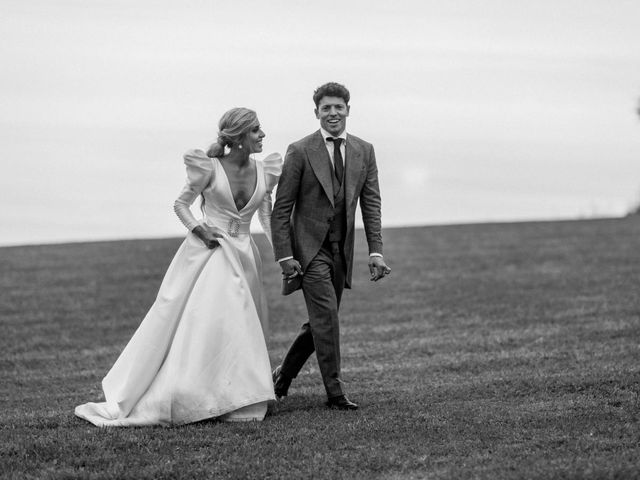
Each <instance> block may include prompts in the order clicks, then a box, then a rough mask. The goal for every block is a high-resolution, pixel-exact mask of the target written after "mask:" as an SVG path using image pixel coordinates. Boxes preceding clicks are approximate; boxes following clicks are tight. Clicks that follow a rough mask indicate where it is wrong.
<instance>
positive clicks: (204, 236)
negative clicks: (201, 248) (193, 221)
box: [191, 225, 222, 249]
mask: <svg viewBox="0 0 640 480" xmlns="http://www.w3.org/2000/svg"><path fill="white" fill-rule="evenodd" d="M191 232H192V233H193V234H194V235H195V236H196V237H198V238H199V239H200V240H202V243H204V245H205V247H207V248H209V249H213V248H216V247H218V246H220V243H219V242H218V240H217V239H218V238H222V235H221V234H219V233H218V232H216V231H215V230H213V229H211V228H209V227H208V226H206V225H198V226H197V227H195V228H194V229H193V230H191Z"/></svg>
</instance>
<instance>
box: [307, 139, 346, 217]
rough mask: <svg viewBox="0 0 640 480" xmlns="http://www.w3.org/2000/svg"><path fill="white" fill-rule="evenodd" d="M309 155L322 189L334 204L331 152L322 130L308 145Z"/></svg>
mask: <svg viewBox="0 0 640 480" xmlns="http://www.w3.org/2000/svg"><path fill="white" fill-rule="evenodd" d="M347 138H348V137H347ZM307 155H308V156H309V163H310V164H311V168H312V169H313V173H314V174H315V176H316V178H317V179H318V182H320V185H322V189H323V190H324V193H325V194H326V195H327V198H328V199H329V201H330V202H331V206H334V204H333V180H332V178H333V171H332V169H331V158H329V152H327V147H326V146H325V144H324V140H323V138H322V134H321V133H320V130H318V131H317V132H316V133H315V134H314V135H313V136H312V138H311V141H310V142H309V144H308V145H307Z"/></svg>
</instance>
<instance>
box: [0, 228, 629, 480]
mask: <svg viewBox="0 0 640 480" xmlns="http://www.w3.org/2000/svg"><path fill="white" fill-rule="evenodd" d="M639 238H640V217H637V216H633V217H628V218H625V219H620V220H592V221H575V222H544V223H519V224H483V225H461V226H438V227H424V228H406V229H388V230H386V231H385V245H386V252H385V253H386V255H385V257H386V259H387V261H388V263H389V264H390V266H391V267H392V269H393V272H392V276H391V277H390V278H388V279H385V280H384V281H382V282H378V283H372V282H369V281H368V274H367V267H366V249H365V246H364V242H363V238H362V235H360V236H359V237H358V239H357V251H356V259H357V264H356V268H355V271H354V277H355V278H354V289H353V290H352V291H348V292H347V293H346V295H345V299H344V303H343V312H342V317H341V326H342V350H343V376H344V380H345V381H346V382H347V385H346V390H347V392H348V393H349V396H350V397H351V398H352V399H353V400H354V401H356V402H358V403H359V404H360V405H361V409H360V410H359V411H357V412H336V411H329V410H327V409H325V407H324V406H323V401H324V393H323V387H322V384H321V380H320V375H319V373H318V369H317V365H316V363H315V359H313V361H310V362H309V363H308V365H307V366H306V368H305V370H304V371H303V372H302V374H301V375H300V377H299V378H298V379H297V380H296V382H295V383H294V385H293V386H292V388H291V390H290V396H289V397H288V398H287V399H286V401H285V402H284V403H283V404H281V405H280V406H279V408H278V409H277V410H276V411H274V414H273V415H271V416H269V417H267V419H266V420H265V421H264V422H262V423H252V424H223V423H219V422H215V421H208V422H202V423H198V424H193V425H187V426H183V427H178V428H162V427H157V428H137V429H98V428H95V427H93V426H91V425H89V424H88V423H86V422H84V421H82V420H80V419H78V418H75V417H74V416H73V408H74V406H75V405H77V404H80V403H84V402H86V401H99V400H101V399H102V395H101V389H100V380H101V379H102V377H103V376H104V374H105V373H106V372H107V370H108V369H109V368H110V366H111V365H112V363H113V361H114V360H115V358H116V357H117V356H118V354H119V352H120V351H121V349H122V348H123V346H124V344H125V343H126V342H127V340H128V339H129V337H130V336H131V334H132V333H133V331H134V330H135V328H136V326H137V325H138V323H139V322H140V320H141V319H142V317H143V316H144V314H145V313H146V310H147V309H148V307H149V306H150V305H151V303H152V302H153V299H154V297H155V294H156V291H157V288H158V286H159V284H160V281H161V279H162V275H163V274H164V271H165V269H166V268H167V266H168V264H169V262H170V261H171V258H172V256H173V254H174V252H175V250H176V249H177V247H178V245H179V244H180V242H181V239H167V240H137V241H119V242H100V243H85V244H65V245H48V246H30V247H7V248H0V271H1V272H2V273H1V277H0V318H1V320H0V322H1V328H2V335H0V364H1V365H2V368H1V378H0V379H1V382H0V407H1V408H0V456H1V462H0V474H1V475H2V478H16V479H17V478H96V479H98V478H348V479H359V478H362V479H365V478H366V479H369V478H384V479H387V478H394V479H404V478H492V479H501V478H505V479H506V478H638V477H640V448H639V444H640V422H639V420H640V418H639V416H640V248H639V240H638V239H639ZM258 240H259V244H260V247H261V249H262V250H263V251H264V252H265V258H266V261H265V269H266V276H265V283H266V285H265V287H266V289H267V295H268V298H269V302H270V312H271V333H270V335H269V347H270V352H271V358H272V363H273V364H277V363H278V362H279V361H280V359H281V358H282V355H283V353H284V351H285V349H286V348H287V347H288V345H289V342H290V341H291V340H292V338H293V335H294V333H295V332H296V331H297V329H298V326H299V324H300V323H301V322H302V321H304V318H305V311H304V305H303V302H302V298H301V295H300V293H296V294H294V295H293V296H292V297H281V296H280V295H279V293H278V289H279V281H280V277H279V271H278V268H277V266H276V265H274V264H273V263H272V262H271V254H270V253H268V249H267V247H266V242H265V239H264V238H262V237H258Z"/></svg>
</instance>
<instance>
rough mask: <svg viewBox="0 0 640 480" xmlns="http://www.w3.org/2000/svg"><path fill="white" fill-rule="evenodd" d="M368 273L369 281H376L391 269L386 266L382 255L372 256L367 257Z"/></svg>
mask: <svg viewBox="0 0 640 480" xmlns="http://www.w3.org/2000/svg"><path fill="white" fill-rule="evenodd" d="M369 273H371V281H373V282H377V281H378V280H380V279H381V278H383V277H385V276H386V275H389V274H390V273H391V269H390V268H389V267H387V264H386V263H384V259H383V258H382V257H378V256H372V257H369Z"/></svg>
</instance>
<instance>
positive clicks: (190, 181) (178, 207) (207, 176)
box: [173, 150, 213, 230]
mask: <svg viewBox="0 0 640 480" xmlns="http://www.w3.org/2000/svg"><path fill="white" fill-rule="evenodd" d="M183 158H184V164H185V166H186V168H187V182H186V184H185V186H184V188H183V189H182V192H180V195H179V196H178V198H177V199H176V201H175V202H174V203H173V210H174V212H176V215H177V216H178V218H179V219H180V221H181V222H182V223H183V224H184V226H185V227H187V228H188V229H189V230H193V229H194V228H195V227H197V226H198V225H200V222H199V221H198V220H196V218H195V217H194V216H193V213H191V208H190V207H191V205H192V204H193V202H194V201H195V200H196V198H198V195H200V194H201V193H202V191H203V190H204V189H205V188H207V186H208V185H209V184H210V183H211V180H212V178H213V163H212V161H211V159H210V158H209V157H207V155H206V154H205V153H204V152H203V151H202V150H189V151H188V152H187V153H185V154H184V157H183Z"/></svg>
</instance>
